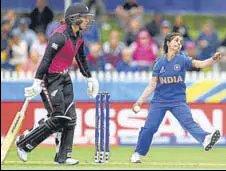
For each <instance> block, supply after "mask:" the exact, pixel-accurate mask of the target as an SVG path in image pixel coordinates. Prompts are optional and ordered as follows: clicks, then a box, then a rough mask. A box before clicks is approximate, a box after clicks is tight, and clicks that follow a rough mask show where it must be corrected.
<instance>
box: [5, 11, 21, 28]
mask: <svg viewBox="0 0 226 171" xmlns="http://www.w3.org/2000/svg"><path fill="white" fill-rule="evenodd" d="M3 19H5V20H9V21H10V27H11V28H12V29H14V28H16V27H18V26H19V17H17V16H16V14H15V11H14V10H13V9H9V10H7V11H6V13H5V15H4V17H3Z"/></svg>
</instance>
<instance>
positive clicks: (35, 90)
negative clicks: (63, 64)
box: [24, 79, 42, 100]
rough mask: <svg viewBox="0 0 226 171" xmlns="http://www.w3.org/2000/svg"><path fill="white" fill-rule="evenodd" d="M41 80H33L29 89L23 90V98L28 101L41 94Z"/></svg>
mask: <svg viewBox="0 0 226 171" xmlns="http://www.w3.org/2000/svg"><path fill="white" fill-rule="evenodd" d="M41 82H42V80H39V79H35V80H34V83H33V85H32V86H31V87H26V88H25V89H24V91H25V94H24V95H25V96H26V97H27V98H28V100H31V99H33V98H34V97H35V96H37V95H38V94H40V93H41V91H42V86H41Z"/></svg>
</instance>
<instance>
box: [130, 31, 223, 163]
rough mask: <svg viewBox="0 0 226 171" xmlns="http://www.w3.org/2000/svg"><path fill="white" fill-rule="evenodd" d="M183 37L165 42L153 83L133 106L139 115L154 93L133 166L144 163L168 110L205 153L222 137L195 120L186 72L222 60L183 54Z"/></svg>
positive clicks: (216, 56) (173, 36)
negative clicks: (187, 99) (200, 145)
mask: <svg viewBox="0 0 226 171" xmlns="http://www.w3.org/2000/svg"><path fill="white" fill-rule="evenodd" d="M182 42H183V37H182V35H181V34H180V33H171V34H169V35H167V36H166V38H165V40H164V47H163V48H164V52H165V54H164V55H163V56H161V57H159V58H157V61H156V64H155V66H154V69H153V74H152V82H151V83H150V85H148V86H147V87H146V89H145V90H144V92H143V94H142V95H141V96H140V98H139V99H138V100H137V102H136V103H135V104H134V105H133V111H134V112H138V111H139V109H140V106H141V105H142V104H143V103H144V102H145V100H146V99H147V98H148V97H149V96H150V95H151V93H152V92H154V96H153V99H152V103H151V106H150V109H149V113H148V117H147V120H146V122H145V125H144V127H142V128H141V130H140V132H139V136H138V142H137V145H136V148H135V152H134V153H133V155H132V157H131V162H132V163H141V159H140V155H142V156H145V155H146V154H147V152H148V151H149V148H150V145H151V142H152V138H153V135H154V134H155V133H156V132H157V130H158V128H159V125H160V124H161V122H162V120H163V118H164V116H165V113H166V111H167V110H169V111H170V112H172V114H173V115H174V117H175V118H176V119H177V120H178V121H179V122H180V124H181V125H182V127H183V128H184V129H185V130H187V131H188V132H189V133H190V134H191V135H192V136H193V137H194V138H195V139H196V140H197V141H198V142H199V143H200V144H203V146H204V149H205V150H206V151H208V150H210V149H211V148H212V147H213V146H214V144H215V143H216V142H217V141H218V139H219V138H220V131H219V130H215V131H213V132H212V133H208V132H206V131H204V130H203V129H202V128H200V126H199V125H198V124H197V123H196V122H195V121H194V120H193V118H192V114H191V110H190V108H189V106H188V104H187V103H186V85H185V82H184V81H185V71H186V69H188V68H191V67H192V66H193V67H197V68H204V67H209V66H211V65H212V64H213V63H214V62H216V61H217V60H219V59H220V57H221V55H220V53H219V52H216V53H215V54H214V55H213V56H212V57H211V58H210V59H207V60H204V61H199V60H192V59H191V57H188V56H187V55H185V54H184V53H182V52H180V50H181V47H182Z"/></svg>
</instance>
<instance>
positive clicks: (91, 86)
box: [87, 78, 99, 98]
mask: <svg viewBox="0 0 226 171" xmlns="http://www.w3.org/2000/svg"><path fill="white" fill-rule="evenodd" d="M87 81H88V88H87V94H88V96H89V97H90V98H95V97H96V96H97V93H98V91H99V83H98V81H97V80H96V79H94V78H88V79H87Z"/></svg>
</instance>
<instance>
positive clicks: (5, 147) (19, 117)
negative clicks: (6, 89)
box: [1, 99, 29, 164]
mask: <svg viewBox="0 0 226 171" xmlns="http://www.w3.org/2000/svg"><path fill="white" fill-rule="evenodd" d="M28 103H29V100H28V99H26V100H25V102H24V104H23V107H22V109H21V111H19V112H17V114H16V116H15V118H14V119H13V122H12V124H11V126H10V128H9V130H8V132H7V134H6V136H5V139H4V142H3V143H2V146H1V164H3V162H4V161H5V158H6V156H7V154H8V152H9V149H10V147H11V146H12V144H13V143H14V141H15V139H16V136H17V134H18V132H19V130H20V128H21V125H22V122H23V120H24V116H25V111H26V109H27V106H28Z"/></svg>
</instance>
